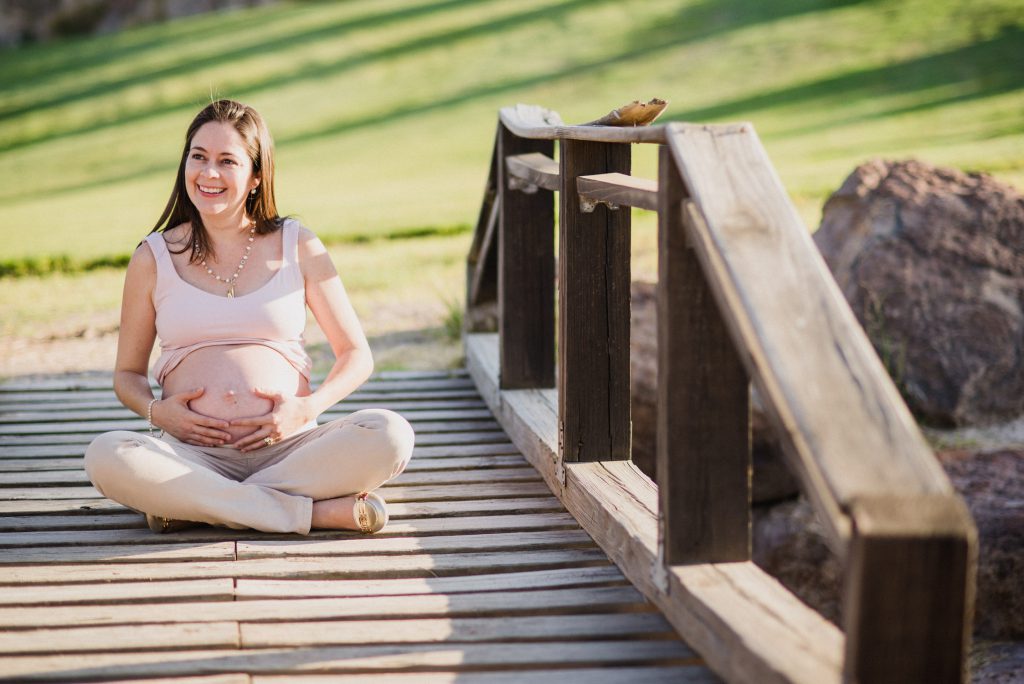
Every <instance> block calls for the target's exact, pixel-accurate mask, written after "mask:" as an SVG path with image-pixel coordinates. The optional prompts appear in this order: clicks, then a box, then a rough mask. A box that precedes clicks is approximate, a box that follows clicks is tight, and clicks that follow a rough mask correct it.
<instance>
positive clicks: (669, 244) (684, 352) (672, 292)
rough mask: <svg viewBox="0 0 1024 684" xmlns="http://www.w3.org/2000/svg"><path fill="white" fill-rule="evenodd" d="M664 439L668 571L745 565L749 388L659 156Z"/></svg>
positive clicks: (672, 172) (663, 156)
mask: <svg viewBox="0 0 1024 684" xmlns="http://www.w3.org/2000/svg"><path fill="white" fill-rule="evenodd" d="M658 169H659V171H658V173H659V184H660V187H661V195H660V196H659V200H660V207H659V211H658V291H657V306H658V421H657V426H658V439H657V473H658V483H659V499H660V502H661V505H660V510H661V518H660V523H661V528H660V529H661V548H662V555H663V561H664V562H665V563H666V564H669V565H677V564H681V563H701V562H704V563H707V562H724V561H745V560H749V559H750V543H751V532H750V528H751V513H750V498H751V473H750V469H751V461H750V401H749V398H750V389H749V388H750V381H749V380H748V378H747V373H746V370H745V369H744V368H743V363H742V362H741V361H740V359H739V356H738V355H737V353H736V350H735V347H734V345H733V342H732V340H731V339H730V337H729V330H728V329H727V328H726V326H725V323H724V322H723V320H722V315H721V314H720V313H719V311H718V305H717V304H716V303H715V301H714V296H713V294H712V292H711V290H710V288H709V287H708V285H707V282H706V281H705V279H704V274H703V272H702V271H701V266H700V262H699V261H698V260H697V257H696V255H694V253H693V250H692V249H691V248H689V247H688V246H687V244H686V232H685V226H684V223H683V220H682V219H683V214H682V213H681V212H680V207H681V204H682V203H683V202H684V201H687V200H685V197H686V188H685V187H684V186H683V182H682V179H681V178H680V176H679V171H678V169H677V168H676V165H675V160H673V159H672V154H671V152H670V151H669V150H668V148H666V147H662V148H661V150H660V158H659V166H658Z"/></svg>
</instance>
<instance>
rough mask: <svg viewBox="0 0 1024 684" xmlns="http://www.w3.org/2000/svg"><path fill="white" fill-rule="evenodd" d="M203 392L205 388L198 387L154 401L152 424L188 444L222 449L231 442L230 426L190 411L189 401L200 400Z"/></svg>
mask: <svg viewBox="0 0 1024 684" xmlns="http://www.w3.org/2000/svg"><path fill="white" fill-rule="evenodd" d="M205 392H206V388H204V387H199V388H197V389H194V390H191V391H188V392H179V393H178V394H174V395H171V396H169V397H164V398H163V399H160V400H159V401H155V402H153V406H152V407H151V413H152V418H153V425H155V426H156V427H158V428H160V429H161V430H163V431H164V432H166V433H168V434H169V435H171V436H173V437H175V438H177V439H179V440H181V441H182V442H185V443H187V444H195V445H197V446H223V445H224V444H225V443H227V442H228V441H230V440H231V439H233V435H232V434H231V433H230V432H228V430H229V429H230V427H231V424H230V423H229V422H228V421H226V420H221V419H220V418H213V417H211V416H206V415H203V414H202V413H196V412H195V411H193V410H192V409H191V408H189V402H191V401H194V400H197V399H199V398H200V397H202V396H203V394H204V393H205Z"/></svg>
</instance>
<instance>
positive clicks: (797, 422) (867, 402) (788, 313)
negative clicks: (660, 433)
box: [669, 124, 952, 546]
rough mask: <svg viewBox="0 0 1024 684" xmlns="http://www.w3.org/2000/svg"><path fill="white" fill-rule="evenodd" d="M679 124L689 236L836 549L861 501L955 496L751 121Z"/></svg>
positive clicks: (677, 155) (674, 138)
mask: <svg viewBox="0 0 1024 684" xmlns="http://www.w3.org/2000/svg"><path fill="white" fill-rule="evenodd" d="M669 130H670V136H669V138H670V139H669V146H670V148H671V150H672V154H673V156H674V159H675V161H676V163H677V165H678V167H679V169H680V173H681V174H682V176H683V180H684V181H685V183H686V186H687V188H688V190H689V192H690V194H691V196H692V198H693V202H691V203H684V210H683V219H684V223H685V224H686V227H687V232H688V235H689V238H690V242H691V244H692V245H693V247H694V249H695V251H696V253H697V256H698V257H699V259H700V262H701V266H702V270H703V272H704V274H705V277H706V278H707V281H708V283H709V285H710V287H711V290H712V291H713V292H714V294H715V299H716V301H717V302H718V304H719V309H720V310H721V311H722V315H723V317H724V319H725V321H726V323H727V324H728V325H729V327H730V329H731V332H732V335H733V338H734V339H735V340H736V342H737V345H736V346H737V349H738V350H739V351H740V356H741V357H743V360H744V362H745V364H746V366H747V370H748V372H749V373H750V376H751V378H752V380H753V382H754V384H755V385H756V387H757V389H758V392H759V393H760V396H761V398H762V400H763V402H764V404H765V408H766V411H767V413H768V415H769V416H770V418H771V420H772V422H773V423H774V425H775V427H776V430H775V432H776V434H777V435H779V438H780V440H781V441H782V442H783V445H784V446H785V448H786V451H787V452H788V454H789V455H790V457H791V459H790V460H791V462H792V465H793V466H794V467H795V468H796V470H797V472H798V474H799V475H800V477H801V479H802V481H803V483H804V485H805V491H807V493H808V494H809V496H810V498H811V499H812V501H814V502H815V504H816V506H817V508H818V510H819V511H820V512H821V513H822V514H823V516H824V517H825V519H826V522H827V523H829V527H830V529H831V531H832V533H833V539H834V540H835V541H836V543H837V545H839V546H841V545H842V544H843V543H844V542H843V540H845V539H846V538H847V537H848V534H849V521H848V519H847V517H846V515H845V514H844V513H843V511H844V510H845V509H847V508H849V507H850V506H851V505H852V504H853V502H854V500H856V499H857V498H858V497H861V496H865V495H881V494H896V495H912V494H929V493H939V494H946V493H951V492H952V488H951V486H950V484H949V480H948V479H947V478H946V476H945V474H944V473H943V470H942V468H941V467H940V466H939V465H938V463H937V462H936V460H935V457H934V456H933V455H932V452H931V449H930V448H929V447H928V445H927V444H926V443H925V441H924V438H923V437H922V435H921V432H920V430H919V429H918V427H917V424H916V423H915V421H914V418H913V416H911V414H910V411H909V410H908V409H907V407H906V405H904V403H903V401H902V400H901V399H900V396H899V393H898V392H897V390H896V387H895V386H894V385H893V383H892V381H891V380H890V379H889V376H888V374H887V373H886V371H885V368H884V367H883V366H882V363H881V362H880V361H879V360H878V357H877V356H876V355H875V352H874V350H873V349H872V347H871V343H870V342H869V341H868V339H867V336H866V335H865V334H864V331H863V329H862V328H861V327H860V324H859V323H858V322H857V319H856V318H855V317H854V315H853V313H852V312H851V311H850V307H849V306H848V305H847V303H846V299H845V298H844V296H843V294H842V293H841V292H840V291H839V287H838V286H837V285H836V283H835V281H834V280H833V279H832V277H831V275H830V274H829V270H828V267H827V266H826V264H825V262H824V261H823V259H822V258H821V256H820V254H819V253H818V250H817V249H816V247H815V246H814V243H813V241H812V240H811V237H810V233H809V232H808V231H807V229H806V228H805V227H804V225H803V222H802V221H801V219H800V217H799V214H798V213H797V211H796V209H795V207H793V205H792V203H791V202H790V201H789V198H788V196H787V195H786V191H785V188H784V187H783V186H782V182H781V181H780V180H779V178H778V176H777V175H776V173H775V170H774V168H773V167H772V165H771V162H770V161H769V160H768V157H767V154H766V153H765V151H764V148H763V147H762V146H761V143H760V141H759V140H758V138H757V135H756V134H755V133H754V130H753V127H752V126H750V125H749V124H748V125H741V126H732V127H717V126H696V125H684V124H671V125H670V128H669ZM837 416H842V420H837V419H836V417H837Z"/></svg>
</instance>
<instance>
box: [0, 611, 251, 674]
mask: <svg viewBox="0 0 1024 684" xmlns="http://www.w3.org/2000/svg"><path fill="white" fill-rule="evenodd" d="M239 641H240V639H239V629H238V624H237V623H234V622H205V623H202V622H200V623H195V624H190V623H181V622H179V623H175V624H172V625H130V626H124V627H121V626H117V627H67V628H63V629H28V630H16V631H13V630H6V631H0V654H3V655H4V656H7V655H10V654H15V653H87V652H90V651H103V652H111V651H142V650H164V649H167V650H171V649H173V650H175V651H179V650H187V649H198V648H239V647H240V646H241V644H240V643H239ZM2 675H3V670H2V669H0V676H2Z"/></svg>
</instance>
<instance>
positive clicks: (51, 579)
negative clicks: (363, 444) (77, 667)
mask: <svg viewBox="0 0 1024 684" xmlns="http://www.w3.org/2000/svg"><path fill="white" fill-rule="evenodd" d="M385 559H386V563H385V562H383V561H384V560H385ZM607 563H608V557H607V556H605V554H604V553H603V552H601V551H595V550H591V549H570V550H565V551H529V552H520V553H444V554H438V555H436V556H431V555H427V554H422V555H409V556H391V557H384V558H373V557H355V558H346V559H345V561H344V562H341V561H339V559H337V558H332V557H329V556H328V557H323V558H257V559H253V560H245V561H191V562H187V563H166V562H164V563H90V564H82V565H8V566H6V567H4V568H3V572H2V573H0V584H48V583H68V584H71V583H87V582H99V581H111V582H113V581H125V582H127V581H134V580H163V579H203V578H211V577H262V578H297V579H302V578H307V579H308V578H332V577H333V578H339V579H340V578H374V577H377V578H386V577H428V576H429V577H434V576H440V575H453V574H473V573H493V572H512V571H515V570H540V569H544V568H562V567H567V566H571V565H581V566H584V565H606V564H607Z"/></svg>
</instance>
